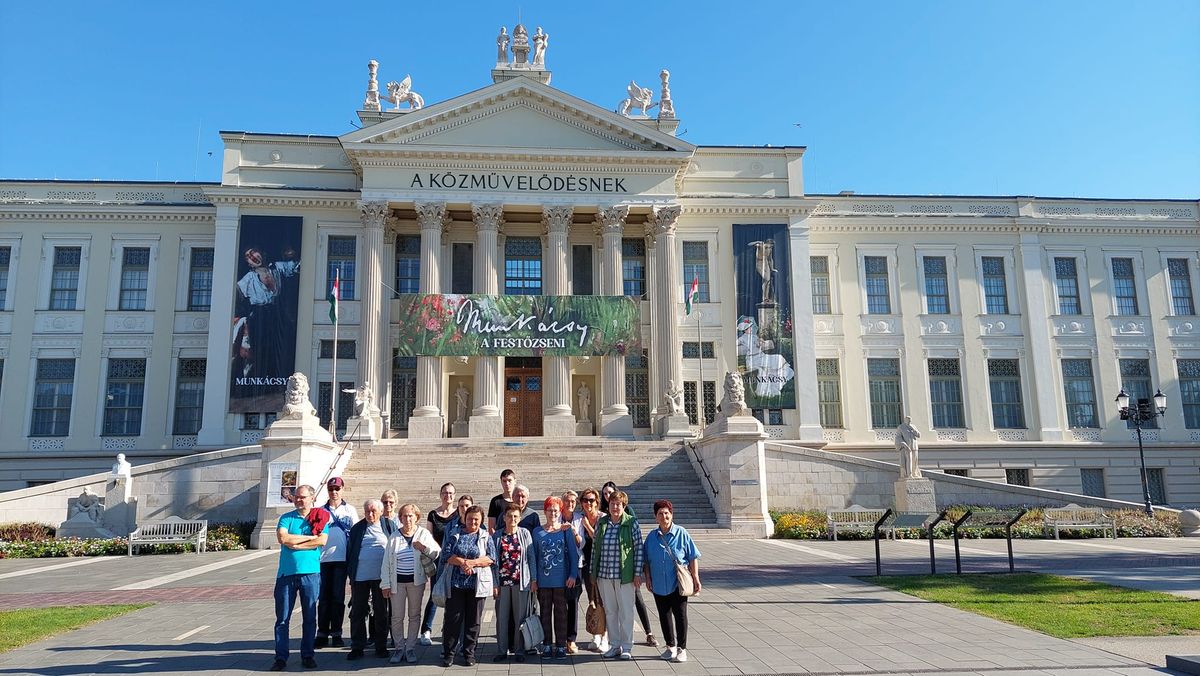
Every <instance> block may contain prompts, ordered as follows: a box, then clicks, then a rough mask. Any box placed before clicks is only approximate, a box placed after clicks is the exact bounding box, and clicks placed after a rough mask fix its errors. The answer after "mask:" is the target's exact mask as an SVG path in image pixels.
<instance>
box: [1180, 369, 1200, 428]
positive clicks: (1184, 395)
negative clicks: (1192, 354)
mask: <svg viewBox="0 0 1200 676" xmlns="http://www.w3.org/2000/svg"><path fill="white" fill-rule="evenodd" d="M1176 368H1178V369H1179V403H1180V405H1181V406H1183V426H1184V427H1186V428H1188V429H1189V430H1200V359H1180V360H1179V361H1178V362H1176Z"/></svg>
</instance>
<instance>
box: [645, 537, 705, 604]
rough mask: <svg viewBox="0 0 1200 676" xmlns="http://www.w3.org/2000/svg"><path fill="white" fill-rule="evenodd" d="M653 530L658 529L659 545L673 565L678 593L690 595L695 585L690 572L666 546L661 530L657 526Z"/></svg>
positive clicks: (694, 591) (693, 592) (694, 590)
mask: <svg viewBox="0 0 1200 676" xmlns="http://www.w3.org/2000/svg"><path fill="white" fill-rule="evenodd" d="M655 530H656V531H658V544H659V546H661V547H662V548H663V551H664V552H666V554H667V559H668V560H669V561H670V562H671V564H672V565H674V566H675V586H676V588H677V589H678V590H679V595H680V596H691V595H693V594H695V593H696V586H695V585H694V584H692V574H691V573H690V572H688V569H687V568H684V567H683V566H682V565H680V564H679V561H677V560H676V559H675V552H673V551H671V548H670V547H668V546H667V543H666V541H665V540H664V539H663V534H662V531H661V530H659V529H657V528H656V529H655Z"/></svg>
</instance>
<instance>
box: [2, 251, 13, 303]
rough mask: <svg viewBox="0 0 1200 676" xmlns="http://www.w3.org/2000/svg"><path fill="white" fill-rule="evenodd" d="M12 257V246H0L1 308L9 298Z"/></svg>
mask: <svg viewBox="0 0 1200 676" xmlns="http://www.w3.org/2000/svg"><path fill="white" fill-rule="evenodd" d="M11 257H12V247H7V246H0V310H3V309H4V307H5V306H4V303H5V301H6V300H8V266H9V259H10V258H11Z"/></svg>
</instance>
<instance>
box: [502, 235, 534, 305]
mask: <svg viewBox="0 0 1200 676" xmlns="http://www.w3.org/2000/svg"><path fill="white" fill-rule="evenodd" d="M504 293H506V294H508V295H510V296H540V295H541V294H542V241H541V240H540V239H538V238H537V237H509V238H507V239H505V240H504Z"/></svg>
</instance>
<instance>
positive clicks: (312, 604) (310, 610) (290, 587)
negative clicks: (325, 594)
mask: <svg viewBox="0 0 1200 676" xmlns="http://www.w3.org/2000/svg"><path fill="white" fill-rule="evenodd" d="M320 590H321V574H320V573H308V574H307V575H283V576H280V577H277V578H275V659H277V660H284V661H287V658H288V638H289V637H288V624H289V623H290V622H291V621H292V609H293V608H295V606H296V592H299V593H300V613H301V616H302V617H303V619H304V623H303V624H302V627H303V630H302V633H301V635H300V657H315V656H316V654H317V646H316V643H317V594H318V593H319V592H320Z"/></svg>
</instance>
